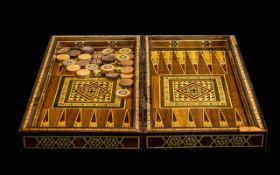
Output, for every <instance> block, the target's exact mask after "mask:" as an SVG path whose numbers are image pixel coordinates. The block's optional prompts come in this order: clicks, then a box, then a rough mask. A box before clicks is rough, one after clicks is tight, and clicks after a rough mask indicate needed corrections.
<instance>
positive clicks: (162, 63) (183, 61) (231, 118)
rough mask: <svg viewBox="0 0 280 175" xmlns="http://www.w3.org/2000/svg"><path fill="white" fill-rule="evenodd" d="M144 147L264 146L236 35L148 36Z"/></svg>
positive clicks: (262, 126)
mask: <svg viewBox="0 0 280 175" xmlns="http://www.w3.org/2000/svg"><path fill="white" fill-rule="evenodd" d="M145 42H146V50H147V52H146V83H147V84H146V87H147V128H146V136H145V147H146V149H149V150H150V149H189V148H201V149H203V148H245V149H246V148H249V149H252V148H261V149H262V148H264V147H265V145H266V134H267V129H266V126H265V123H264V120H263V117H262V114H261V111H260V109H259V106H258V102H257V100H256V97H255V95H254V92H253V88H252V85H251V83H250V80H249V77H248V74H247V71H246V68H245V66H244V63H243V60H242V57H241V54H240V51H239V49H238V45H237V41H236V38H235V36H146V37H145Z"/></svg>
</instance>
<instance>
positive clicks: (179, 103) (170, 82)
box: [159, 74, 231, 108]
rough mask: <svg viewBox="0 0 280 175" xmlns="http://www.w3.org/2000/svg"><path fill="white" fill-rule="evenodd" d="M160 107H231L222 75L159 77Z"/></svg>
mask: <svg viewBox="0 0 280 175" xmlns="http://www.w3.org/2000/svg"><path fill="white" fill-rule="evenodd" d="M159 83H160V88H159V90H160V93H159V94H160V95H159V101H160V107H161V108H186V107H231V100H230V96H229V92H228V87H227V83H226V80H225V77H224V76H223V75H188V76H185V75H182V74H177V75H161V76H160V82H159Z"/></svg>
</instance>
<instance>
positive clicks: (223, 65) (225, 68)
mask: <svg viewBox="0 0 280 175" xmlns="http://www.w3.org/2000/svg"><path fill="white" fill-rule="evenodd" d="M222 68H223V69H224V71H225V72H226V73H227V65H226V64H222Z"/></svg>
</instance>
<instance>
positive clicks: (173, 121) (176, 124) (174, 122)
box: [171, 111, 180, 127]
mask: <svg viewBox="0 0 280 175" xmlns="http://www.w3.org/2000/svg"><path fill="white" fill-rule="evenodd" d="M171 127H180V123H179V121H178V119H177V116H176V114H175V113H174V111H172V118H171Z"/></svg>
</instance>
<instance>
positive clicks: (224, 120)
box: [220, 111, 226, 122]
mask: <svg viewBox="0 0 280 175" xmlns="http://www.w3.org/2000/svg"><path fill="white" fill-rule="evenodd" d="M220 120H221V121H222V122H226V117H225V116H224V114H223V113H222V111H220Z"/></svg>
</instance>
